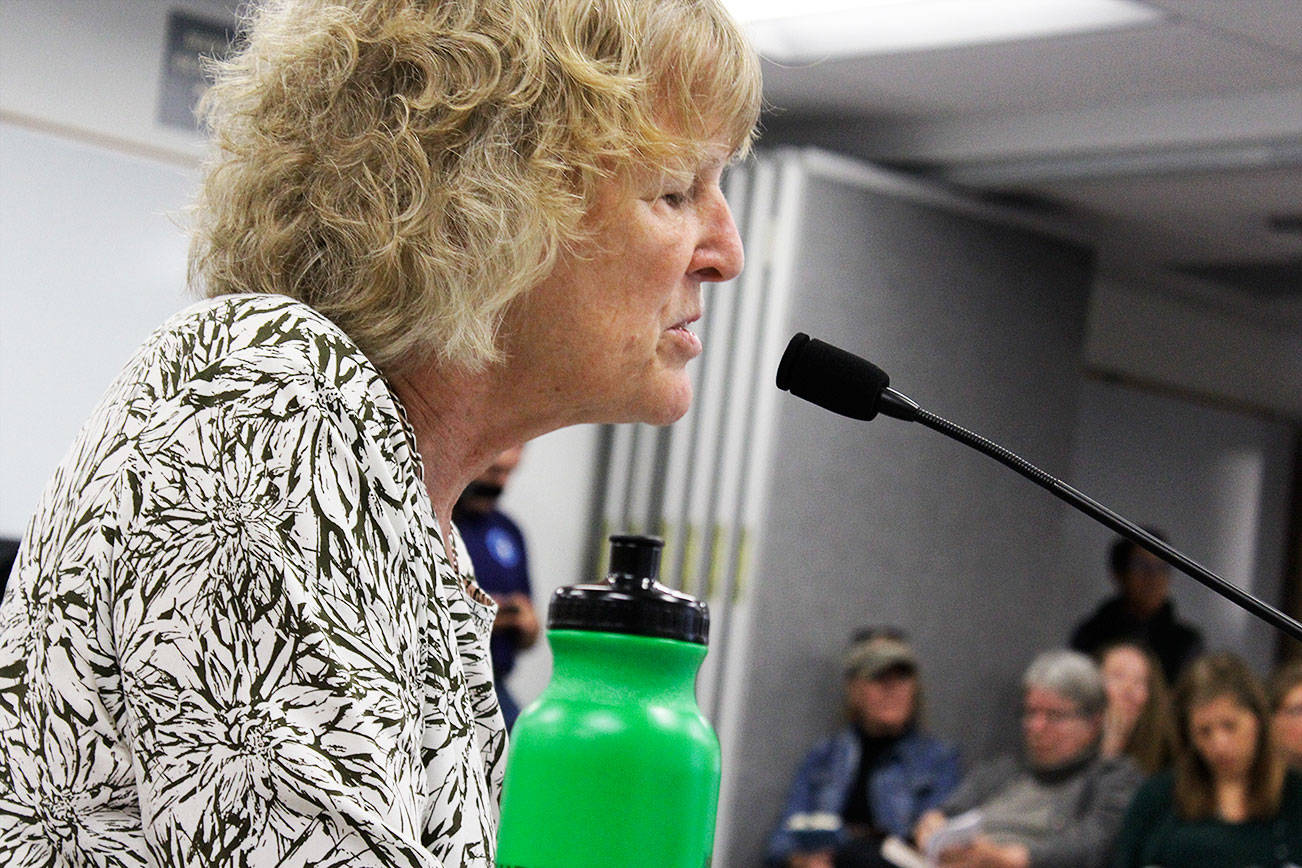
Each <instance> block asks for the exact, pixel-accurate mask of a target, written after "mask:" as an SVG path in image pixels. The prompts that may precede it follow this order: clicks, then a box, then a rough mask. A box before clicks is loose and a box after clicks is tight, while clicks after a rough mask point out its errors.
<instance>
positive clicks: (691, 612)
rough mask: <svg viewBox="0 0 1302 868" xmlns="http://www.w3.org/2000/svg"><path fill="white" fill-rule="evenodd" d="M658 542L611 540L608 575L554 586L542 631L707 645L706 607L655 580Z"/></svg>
mask: <svg viewBox="0 0 1302 868" xmlns="http://www.w3.org/2000/svg"><path fill="white" fill-rule="evenodd" d="M664 544H665V543H664V540H662V539H660V538H659V537H654V536H635V535H631V534H630V535H616V536H612V537H611V538H610V575H608V576H607V577H606V580H605V581H604V582H597V583H596V584H591V585H570V586H568V587H564V588H558V589H557V590H556V593H554V594H552V601H551V605H550V606H549V607H548V609H547V629H549V630H593V631H600V632H604V633H627V634H631V635H634V636H655V637H658V638H661V639H679V640H682V641H684V642H695V643H696V644H698V645H707V644H709V636H710V611H709V609H708V608H707V607H706V605H705V604H704V603H702V602H701V601H700V600H698V599H696V598H695V597H691V596H689V595H687V594H684V593H681V592H679V591H675V590H673V589H672V588H666V587H665V586H664V585H662V584H660V583H659V582H657V581H656V577H657V576H658V575H659V574H660V550H661V549H662V548H664Z"/></svg>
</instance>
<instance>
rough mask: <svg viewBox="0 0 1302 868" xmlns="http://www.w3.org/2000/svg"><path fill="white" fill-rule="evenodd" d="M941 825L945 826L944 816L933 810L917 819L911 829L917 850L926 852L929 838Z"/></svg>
mask: <svg viewBox="0 0 1302 868" xmlns="http://www.w3.org/2000/svg"><path fill="white" fill-rule="evenodd" d="M943 825H945V815H944V814H942V813H941V812H940V811H937V810H935V809H932V810H930V811H927V813H925V814H923V815H922V816H921V817H919V818H918V823H917V825H915V826H914V827H913V841H914V843H916V844H917V845H918V849H919V850H926V849H927V841H929V840H931V836H932V835H934V834H936V830H937V829H939V828H940V827H941V826H943Z"/></svg>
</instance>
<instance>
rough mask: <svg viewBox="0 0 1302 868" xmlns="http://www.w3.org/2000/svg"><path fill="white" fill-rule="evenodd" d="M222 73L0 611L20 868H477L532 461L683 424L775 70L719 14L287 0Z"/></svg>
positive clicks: (633, 4) (705, 6) (701, 5)
mask: <svg viewBox="0 0 1302 868" xmlns="http://www.w3.org/2000/svg"><path fill="white" fill-rule="evenodd" d="M246 34H247V35H246V39H245V41H244V42H243V43H242V45H241V48H240V50H239V51H238V52H237V53H236V54H235V56H234V57H233V58H232V59H230V60H229V61H227V62H225V63H224V64H222V65H221V66H220V67H219V68H218V69H217V75H216V84H215V86H214V88H213V90H212V92H211V97H210V103H209V120H210V122H211V125H212V130H213V133H214V136H215V140H216V144H217V155H216V157H215V158H214V162H213V163H212V164H211V166H210V168H209V170H208V174H207V180H206V183H205V186H204V189H203V193H202V196H201V199H200V203H199V206H198V209H197V233H196V236H195V242H194V249H193V258H192V271H193V273H194V274H195V275H196V277H197V278H198V279H199V280H201V282H202V286H203V289H204V291H205V292H206V293H207V295H209V296H210V298H209V299H208V300H207V301H204V302H201V303H199V304H197V305H195V306H194V307H191V308H190V309H188V310H186V311H184V312H183V313H181V314H179V315H177V316H176V317H175V318H173V319H172V320H170V321H169V322H168V323H166V324H165V325H164V326H163V327H162V328H161V329H159V331H157V332H156V333H155V334H154V335H153V336H152V337H151V338H149V340H148V341H147V342H146V344H145V345H144V346H143V347H142V348H141V350H140V351H139V352H138V353H137V354H136V356H135V357H134V358H133V359H132V360H131V361H130V362H129V363H128V365H127V367H126V369H125V370H124V371H123V372H122V373H121V375H120V376H119V377H118V379H117V380H116V381H115V383H114V384H113V386H112V387H111V388H110V390H109V392H108V394H107V396H106V397H105V399H104V400H103V402H102V403H101V404H100V405H99V407H98V408H97V409H96V410H95V411H94V414H93V415H92V417H91V419H90V421H89V422H88V423H87V424H86V425H85V427H84V428H83V429H82V431H81V433H80V434H79V436H78V439H77V441H76V442H75V443H74V444H73V447H72V449H71V451H70V452H69V453H68V456H67V458H66V459H65V461H64V462H63V464H62V465H61V466H60V468H59V469H58V471H57V473H56V475H55V477H54V478H53V480H52V481H51V483H50V485H49V487H48V488H47V490H46V493H45V495H44V497H43V499H42V501H41V503H40V506H39V508H38V511H37V513H36V515H35V516H34V518H33V520H32V522H31V525H30V527H29V529H28V531H27V534H26V538H25V541H24V543H23V547H22V551H21V553H20V555H19V558H18V563H17V564H16V569H15V574H14V577H13V580H12V583H11V590H10V592H9V594H8V596H7V597H6V599H5V602H4V605H3V609H2V610H0V623H2V624H3V627H2V628H0V765H2V766H3V774H0V863H3V864H5V865H7V866H19V865H38V864H39V865H49V864H83V865H90V864H95V865H113V866H134V865H160V864H162V865H175V866H183V865H215V864H231V865H235V864H239V865H273V864H274V865H307V864H312V865H345V864H347V865H359V866H360V865H386V866H388V865H402V866H426V868H430V866H440V865H446V866H486V865H489V864H491V863H492V860H493V851H494V837H495V827H496V819H495V815H496V798H497V787H498V781H499V779H500V773H501V759H502V754H503V748H504V736H503V731H502V722H501V716H500V714H499V712H498V708H497V703H496V700H495V699H494V694H493V689H492V684H491V674H490V668H489V662H488V659H487V637H488V632H489V627H490V625H491V622H492V615H493V613H492V604H491V602H490V601H489V600H488V599H487V597H486V596H485V595H483V594H482V593H481V592H480V591H479V590H478V589H477V587H476V585H475V583H474V579H473V575H472V573H471V569H470V565H469V562H468V558H467V557H466V554H465V550H464V548H462V547H461V545H460V544H459V541H458V539H457V537H456V535H455V532H454V531H453V530H452V529H451V526H450V524H449V522H450V515H451V510H452V505H453V502H454V501H455V500H456V497H457V495H458V494H459V493H460V492H461V491H462V489H464V488H465V487H466V484H467V483H468V482H469V481H470V480H472V479H473V478H474V477H475V476H476V475H478V474H479V473H480V472H481V471H482V470H483V469H484V467H485V466H487V464H488V463H489V461H490V460H491V459H492V457H493V456H494V455H496V454H497V453H499V452H500V451H501V450H502V449H503V448H505V447H506V446H508V445H511V444H515V443H519V442H522V441H524V440H527V439H529V438H531V437H534V436H537V435H539V434H541V433H543V432H545V431H549V430H552V429H555V428H558V427H560V426H563V425H568V424H572V423H578V422H616V421H632V420H640V421H645V422H652V423H667V422H670V421H672V420H674V419H676V418H678V417H679V416H680V415H681V414H682V413H683V412H685V410H686V408H687V406H688V402H689V400H690V394H691V390H690V385H689V380H688V377H687V375H686V373H685V371H684V368H685V365H686V364H687V363H688V361H689V360H691V359H692V358H693V357H694V356H695V355H697V354H698V353H699V352H700V350H701V346H700V344H699V342H698V340H697V338H696V337H695V336H694V335H693V333H692V331H691V324H692V322H693V321H694V320H696V319H697V318H698V317H699V316H700V312H701V298H700V293H701V285H702V284H703V283H707V282H711V281H725V280H728V279H730V278H732V277H733V276H734V275H736V274H737V273H738V271H739V270H740V268H741V265H742V253H741V245H740V240H739V238H738V236H737V232H736V228H735V226H734V224H733V221H732V217H731V215H730V213H729V210H728V206H727V204H726V203H725V201H724V198H723V195H722V192H721V190H720V176H721V173H722V172H723V170H724V168H725V166H726V165H727V164H728V162H729V161H730V160H732V159H733V158H735V157H736V156H738V155H739V154H740V153H742V152H744V150H745V149H746V147H747V145H748V143H749V140H750V138H751V135H752V130H753V127H754V124H755V121H756V117H757V112H758V103H759V79H758V71H757V70H758V66H757V62H756V60H755V57H754V56H753V54H752V53H751V51H750V50H749V49H748V48H747V47H746V45H745V43H744V41H743V40H742V38H741V36H740V35H739V33H738V31H737V29H736V27H735V25H734V24H733V23H732V21H731V20H730V19H729V18H728V16H727V15H726V13H724V12H723V10H722V9H721V8H720V6H719V5H718V3H717V2H715V0H657V2H654V3H648V2H643V0H467V2H457V3H450V2H449V3H442V2H440V3H434V2H418V0H350V2H343V0H340V2H327V0H299V2H294V0H285V2H274V3H270V4H268V5H266V6H264V7H262V8H260V9H257V10H255V11H254V12H253V13H252V18H251V21H250V22H249V23H248V27H247V29H246Z"/></svg>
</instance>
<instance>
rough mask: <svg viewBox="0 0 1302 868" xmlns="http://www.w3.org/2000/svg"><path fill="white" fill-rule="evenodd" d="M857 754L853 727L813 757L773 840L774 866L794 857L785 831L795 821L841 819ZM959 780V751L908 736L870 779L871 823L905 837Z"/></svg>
mask: <svg viewBox="0 0 1302 868" xmlns="http://www.w3.org/2000/svg"><path fill="white" fill-rule="evenodd" d="M859 754H860V747H859V736H858V735H856V734H855V731H854V729H853V728H852V727H849V726H847V727H845V728H844V729H842V730H841V731H840V732H838V733H837V734H836V735H834V736H832V737H831V738H829V739H827V740H826V741H823V742H822V743H820V744H819V745H818V746H817V747H815V748H814V749H813V750H811V751H810V752H809V754H808V755H807V756H806V757H805V761H804V762H803V763H802V764H801V766H800V771H799V772H798V773H797V774H796V779H795V781H793V782H792V784H791V790H790V792H789V793H788V795H787V803H786V807H784V808H783V810H782V819H781V821H779V823H778V827H777V829H776V830H775V831H774V832H773V835H772V837H771V838H770V839H769V846H768V856H767V858H768V861H769V863H770V864H776V865H781V864H784V863H785V862H786V859H787V858H788V857H789V856H790V855H791V853H793V852H795V839H794V837H793V836H792V834H791V833H790V832H788V831H787V821H788V820H789V819H790V818H791V817H792V816H793V815H795V814H805V813H831V814H836V815H838V816H839V815H840V814H841V811H842V809H843V808H844V807H845V804H846V801H847V800H848V798H849V796H850V788H851V787H852V786H854V779H855V773H856V772H857V771H858V769H859ZM960 774H961V768H960V763H959V755H958V749H957V748H956V747H954V746H953V745H950V744H947V743H946V742H943V741H940V740H939V739H936V738H932V737H931V736H929V735H923V734H921V733H918V732H910V733H907V734H906V735H904V736H903V737H901V738H900V740H899V741H897V742H896V743H895V744H894V745H892V746H891V748H890V749H889V750H888V751H887V752H886V753H885V754H884V755H883V756H882V757H881V759H880V760H879V762H878V764H877V767H876V768H875V769H874V770H873V772H872V774H871V775H870V776H869V778H868V804H869V805H870V806H871V808H872V813H873V821H874V822H875V823H876V825H877V826H878V827H880V828H881V829H884V830H885V831H887V832H889V833H891V834H893V835H899V836H901V837H907V836H908V834H909V833H910V832H911V831H912V830H913V825H914V823H916V822H917V820H918V817H920V816H922V814H923V813H924V812H926V811H928V810H930V809H931V808H935V807H938V806H939V805H940V803H941V802H943V801H944V800H945V798H946V797H947V796H948V795H949V794H950V792H951V791H952V790H953V789H954V788H955V787H956V786H957V785H958V781H959V776H960Z"/></svg>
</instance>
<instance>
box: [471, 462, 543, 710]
mask: <svg viewBox="0 0 1302 868" xmlns="http://www.w3.org/2000/svg"><path fill="white" fill-rule="evenodd" d="M522 451H523V447H520V446H516V447H514V448H511V449H508V450H506V451H505V452H503V453H502V454H501V455H499V456H498V457H497V458H496V459H495V460H494V461H493V463H492V465H490V466H489V468H488V469H487V470H485V471H484V472H483V473H482V474H480V476H479V477H478V478H477V479H475V481H474V482H472V483H470V485H468V486H466V490H465V491H464V492H462V494H461V497H460V498H459V499H458V500H457V503H456V506H455V507H454V508H453V510H452V520H453V521H454V522H455V523H456V525H457V529H458V530H459V531H461V538H462V539H463V540H465V543H466V548H467V549H468V550H469V552H470V560H471V562H472V563H473V564H474V565H475V578H476V580H477V581H478V582H479V587H481V588H483V589H484V591H486V592H487V593H488V594H489V595H491V596H492V597H493V599H494V600H496V601H497V605H498V609H497V620H496V621H494V622H493V635H492V639H491V640H490V643H489V652H490V654H491V655H492V658H493V683H494V684H495V685H496V687H497V699H498V702H499V703H500V704H501V706H502V716H503V717H505V718H506V726H507V729H510V728H511V726H512V725H513V724H514V723H515V719H516V717H517V716H518V715H519V713H520V707H519V706H518V705H517V704H516V702H515V699H514V698H513V697H512V696H511V694H510V691H508V690H507V687H506V679H507V676H509V675H510V674H511V670H512V669H514V668H515V658H516V655H517V653H519V652H520V651H521V650H523V649H525V648H528V647H530V646H531V645H533V644H534V643H535V642H537V641H538V635H539V632H540V626H539V623H538V616H537V614H536V613H535V611H534V607H533V598H532V587H531V586H530V583H529V556H528V553H527V551H526V550H525V544H524V535H523V534H522V533H521V532H520V528H519V527H518V526H517V525H516V523H515V522H514V521H512V520H511V519H510V518H509V517H508V516H507V515H506V514H505V513H503V512H502V511H501V510H499V509H498V508H497V501H498V499H499V498H500V497H501V496H502V491H503V490H504V489H505V488H506V483H507V480H508V479H509V478H510V476H511V473H512V472H514V470H515V468H516V466H517V465H518V464H519V463H520V454H521V452H522Z"/></svg>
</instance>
